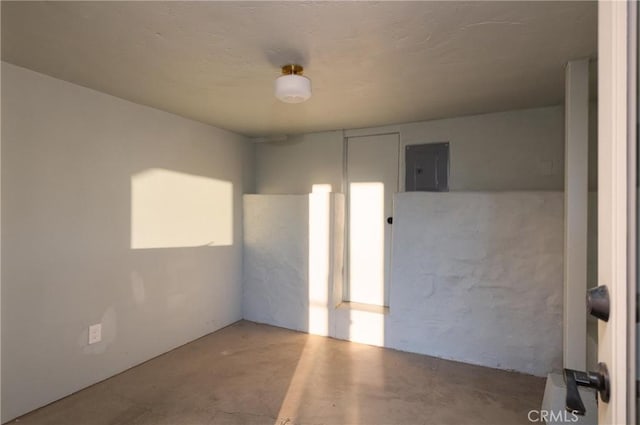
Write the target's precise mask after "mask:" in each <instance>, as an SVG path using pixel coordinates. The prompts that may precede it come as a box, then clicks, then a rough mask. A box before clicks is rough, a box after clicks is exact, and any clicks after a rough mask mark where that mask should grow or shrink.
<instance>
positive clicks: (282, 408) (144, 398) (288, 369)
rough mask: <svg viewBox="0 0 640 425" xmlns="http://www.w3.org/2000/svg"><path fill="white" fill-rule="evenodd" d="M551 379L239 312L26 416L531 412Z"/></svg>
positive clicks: (208, 420) (198, 420)
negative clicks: (236, 318)
mask: <svg viewBox="0 0 640 425" xmlns="http://www.w3.org/2000/svg"><path fill="white" fill-rule="evenodd" d="M543 391H544V379H542V378H536V377H532V376H528V375H523V374H518V373H512V372H505V371H499V370H495V369H488V368H484V367H479V366H472V365H468V364H464V363H457V362H453V361H448V360H441V359H436V358H433V357H428V356H422V355H417V354H410V353H404V352H400V351H394V350H389V349H383V348H377V347H371V346H367V345H361V344H355V343H350V342H346V341H338V340H334V339H329V338H323V337H317V336H310V335H307V334H304V333H298V332H293V331H289V330H285V329H280V328H275V327H272V326H266V325H258V324H255V323H251V322H246V321H242V322H238V323H236V324H234V325H232V326H229V327H227V328H224V329H222V330H220V331H218V332H215V333H212V334H210V335H207V336H205V337H203V338H200V339H198V340H196V341H194V342H192V343H189V344H187V345H184V346H182V347H180V348H177V349H175V350H173V351H171V352H169V353H166V354H164V355H162V356H159V357H157V358H155V359H153V360H150V361H148V362H146V363H144V364H142V365H140V366H137V367H135V368H133V369H130V370H128V371H126V372H124V373H121V374H119V375H116V376H114V377H112V378H110V379H107V380H106V381H103V382H100V383H98V384H96V385H93V386H91V387H89V388H87V389H84V390H82V391H80V392H78V393H75V394H73V395H71V396H69V397H66V398H64V399H62V400H59V401H57V402H55V403H53V404H50V405H48V406H45V407H43V408H41V409H38V410H36V411H34V412H31V413H29V414H27V415H25V416H23V417H21V418H19V419H17V420H16V421H14V422H18V423H20V424H21V425H31V424H38V425H49V424H56V425H57V424H61V425H62V424H64V425H75V424H82V425H101V424H109V425H116V424H123V425H124V424H127V425H143V424H144V425H147V424H148V425H162V424H168V425H169V424H170V425H197V424H269V425H285V424H286V425H292V424H455V425H461V424H527V423H529V421H528V420H527V413H528V411H529V410H530V409H539V408H540V404H541V401H542V394H543Z"/></svg>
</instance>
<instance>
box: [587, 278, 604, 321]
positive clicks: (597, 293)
mask: <svg viewBox="0 0 640 425" xmlns="http://www.w3.org/2000/svg"><path fill="white" fill-rule="evenodd" d="M587 313H589V314H590V315H592V316H593V317H595V318H597V319H600V320H602V321H603V322H608V321H609V290H608V289H607V287H606V285H602V286H598V287H596V288H591V289H589V290H588V291H587Z"/></svg>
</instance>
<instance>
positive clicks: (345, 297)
mask: <svg viewBox="0 0 640 425" xmlns="http://www.w3.org/2000/svg"><path fill="white" fill-rule="evenodd" d="M375 136H398V166H397V170H396V171H397V172H396V174H397V181H398V184H397V185H396V188H395V192H394V194H395V193H398V192H400V191H401V190H403V189H404V184H403V182H401V180H400V172H401V170H400V165H401V163H402V161H403V159H402V136H401V134H400V131H384V132H380V133H365V134H356V135H347V134H345V132H344V130H343V135H342V186H343V193H344V241H345V250H344V255H343V260H344V267H343V276H342V280H343V282H344V283H343V287H342V301H343V302H350V300H351V282H350V276H351V270H350V264H351V263H350V258H349V252H350V246H351V238H350V237H349V234H350V225H349V223H350V222H351V208H350V200H351V197H350V196H351V195H350V187H349V186H350V185H349V139H358V138H362V137H375ZM401 188H402V189H401ZM391 232H392V234H393V227H392V229H391ZM392 259H393V244H392V245H391V248H390V251H389V264H391V261H392ZM389 280H391V275H389ZM385 284H387V285H390V284H391V282H390V281H389V282H385ZM390 289H391V288H389V291H390ZM388 304H389V305H387V306H386V308H389V306H390V305H391V293H389V300H388Z"/></svg>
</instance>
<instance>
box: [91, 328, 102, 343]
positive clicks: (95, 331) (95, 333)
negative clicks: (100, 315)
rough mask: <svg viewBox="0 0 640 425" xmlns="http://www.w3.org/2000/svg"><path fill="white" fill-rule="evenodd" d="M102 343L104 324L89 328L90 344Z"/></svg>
mask: <svg viewBox="0 0 640 425" xmlns="http://www.w3.org/2000/svg"><path fill="white" fill-rule="evenodd" d="M100 341H102V324H100V323H98V324H97V325H91V326H89V344H95V343H96V342H100Z"/></svg>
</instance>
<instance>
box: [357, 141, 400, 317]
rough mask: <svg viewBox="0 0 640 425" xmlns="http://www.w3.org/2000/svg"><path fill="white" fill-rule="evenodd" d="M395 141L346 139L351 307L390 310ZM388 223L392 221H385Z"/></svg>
mask: <svg viewBox="0 0 640 425" xmlns="http://www.w3.org/2000/svg"><path fill="white" fill-rule="evenodd" d="M398 149H399V135H398V134H385V135H377V136H361V137H349V138H348V139H347V196H348V201H347V205H348V214H349V220H348V246H349V249H348V277H349V279H348V282H347V285H346V291H345V292H346V293H345V298H346V300H348V301H351V302H357V303H364V304H374V305H380V306H383V305H384V306H386V305H389V276H390V270H389V269H390V264H391V228H392V224H391V223H389V222H388V220H389V219H390V218H391V217H392V215H393V194H394V193H396V192H397V191H398ZM389 221H391V220H389Z"/></svg>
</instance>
